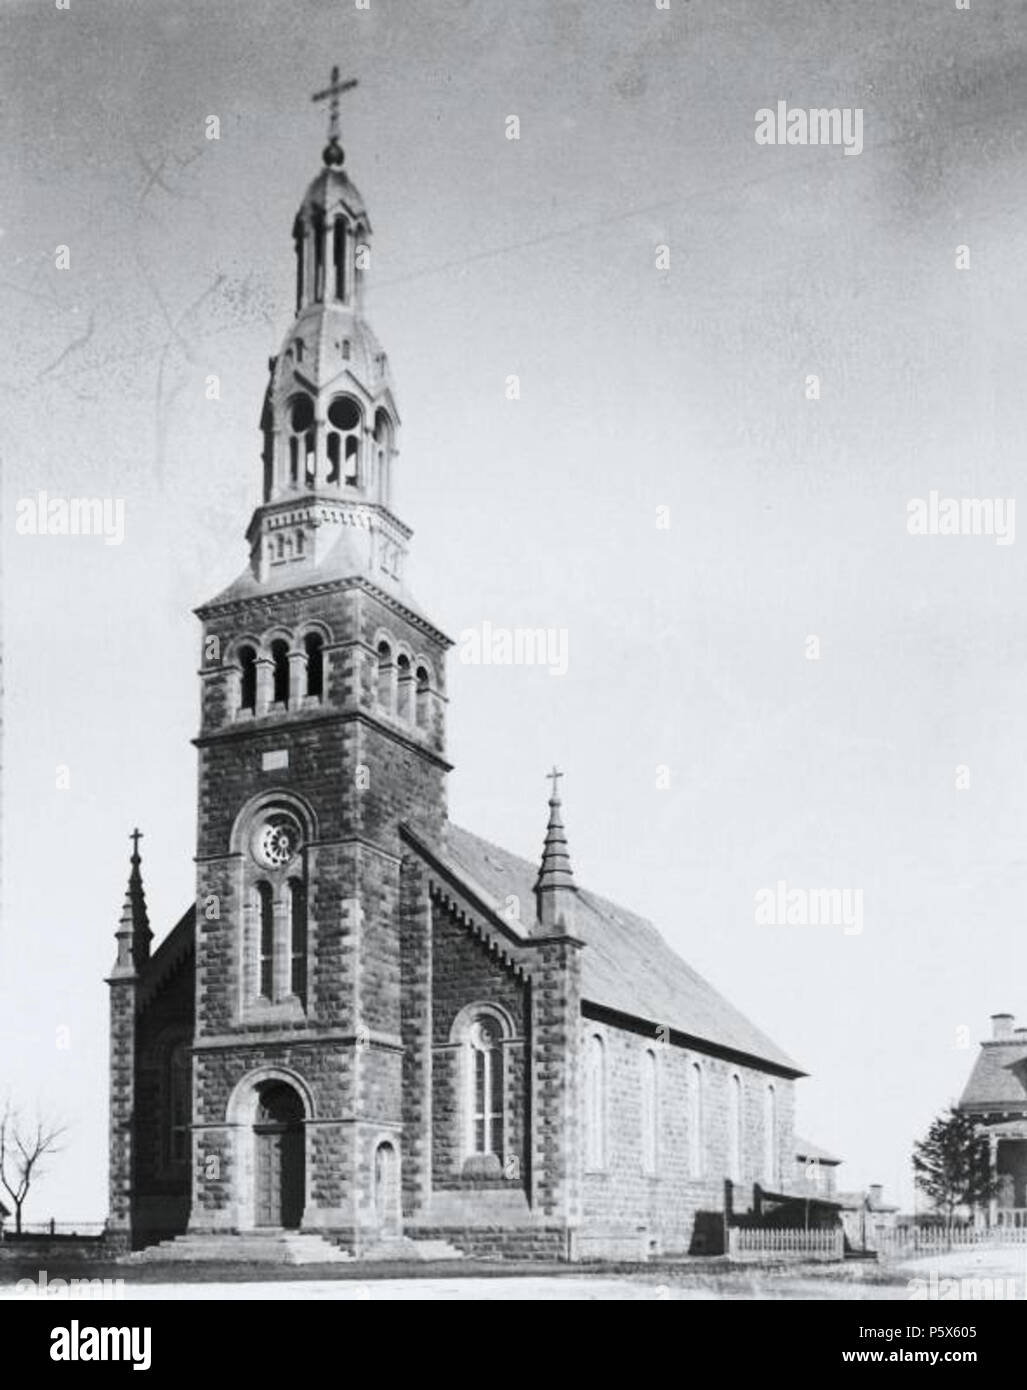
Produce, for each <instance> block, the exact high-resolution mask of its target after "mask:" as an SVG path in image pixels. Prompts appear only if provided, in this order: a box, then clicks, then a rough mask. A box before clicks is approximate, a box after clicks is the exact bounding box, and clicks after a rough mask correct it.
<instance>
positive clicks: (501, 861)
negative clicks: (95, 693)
mask: <svg viewBox="0 0 1027 1390" xmlns="http://www.w3.org/2000/svg"><path fill="white" fill-rule="evenodd" d="M342 162H343V159H342V151H341V149H340V148H339V146H338V144H337V142H335V141H331V142H330V143H329V146H328V148H327V149H326V150H325V152H324V168H322V169H321V171H320V172H319V173H318V175H317V177H316V178H315V179H314V181H313V183H312V184H311V185H310V188H309V189H308V191H307V194H306V196H305V197H304V199H303V202H302V204H301V206H300V209H299V213H298V215H297V218H296V222H295V226H294V228H293V239H294V243H295V247H296V268H295V269H296V301H297V313H296V319H295V322H294V324H293V325H292V327H291V328H290V330H289V332H288V334H287V335H286V338H285V341H284V343H283V346H282V351H281V353H280V355H279V356H278V357H277V358H275V359H273V361H272V363H271V379H270V383H269V386H268V390H267V395H266V398H265V403H264V413H263V416H262V428H263V435H264V447H263V456H262V463H261V474H262V483H263V494H262V501H261V503H260V505H259V506H258V507H257V509H256V511H255V513H254V515H253V518H252V520H251V522H250V525H249V528H248V530H247V538H248V541H249V545H250V562H249V564H248V566H247V568H246V569H245V571H244V572H243V574H242V575H241V576H240V577H239V578H238V579H237V580H236V581H235V582H234V583H233V584H231V585H230V586H229V588H227V589H226V590H224V591H223V592H222V593H220V594H219V595H218V596H217V597H216V598H215V599H213V600H212V601H211V602H210V603H208V604H206V605H205V606H204V607H202V608H201V609H200V610H199V616H200V618H201V620H202V623H203V641H202V647H201V651H202V657H201V663H202V664H201V670H200V682H201V724H200V731H199V736H198V738H197V739H196V745H197V747H198V750H199V788H198V808H199V809H198V826H199V829H198V843H197V846H196V865H197V870H196V872H197V883H196V898H195V904H194V906H191V907H190V908H189V909H188V911H187V912H186V913H185V914H184V915H183V916H182V918H181V920H180V921H179V922H178V924H177V925H176V926H175V927H174V928H173V930H172V931H171V932H170V933H169V934H168V935H167V936H166V938H165V939H164V941H163V942H162V943H161V944H160V946H159V947H158V948H157V949H156V951H154V952H153V953H152V954H151V949H150V947H151V939H152V933H151V930H150V925H149V918H148V914H147V909H146V902H145V896H144V892H143V882H142V874H141V867H140V864H141V861H140V854H139V845H138V836H136V838H135V845H134V849H133V854H132V861H131V874H130V877H129V886H128V892H127V895H126V898H125V906H124V910H123V913H122V917H121V923H120V926H119V928H118V931H117V941H118V955H117V961H116V963H115V966H114V969H113V971H112V973H111V977H110V980H109V984H110V1004H111V1074H110V1085H111V1180H110V1220H109V1230H110V1232H111V1234H112V1236H113V1238H114V1239H115V1240H116V1241H120V1242H123V1243H125V1244H128V1243H131V1244H134V1245H141V1244H145V1243H147V1242H151V1241H154V1240H157V1239H160V1238H162V1237H164V1236H168V1235H174V1234H176V1233H182V1232H186V1231H188V1232H189V1233H191V1234H196V1235H209V1234H211V1233H225V1234H226V1235H227V1234H229V1233H234V1232H242V1231H252V1230H259V1229H271V1230H274V1229H289V1228H299V1227H302V1228H303V1229H304V1230H305V1231H310V1232H314V1233H319V1234H322V1235H324V1236H327V1237H329V1238H330V1239H332V1240H333V1241H335V1242H336V1243H338V1244H341V1245H342V1246H343V1247H345V1248H347V1249H349V1250H352V1251H355V1252H356V1253H358V1254H360V1253H365V1252H366V1251H367V1250H368V1248H369V1247H372V1246H374V1245H375V1244H376V1243H377V1244H380V1243H381V1242H382V1241H383V1240H389V1239H398V1238H399V1237H401V1236H405V1237H407V1238H414V1239H416V1238H418V1237H421V1238H424V1239H439V1238H444V1239H447V1240H449V1241H450V1242H451V1243H452V1244H455V1245H457V1246H459V1247H460V1248H462V1249H464V1250H468V1251H475V1250H477V1251H488V1252H489V1253H495V1252H503V1253H518V1252H520V1253H524V1254H531V1255H533V1256H548V1257H570V1258H576V1257H579V1256H582V1255H597V1256H599V1255H616V1256H628V1257H639V1256H644V1255H646V1254H648V1253H650V1252H652V1251H655V1250H668V1251H689V1250H698V1249H707V1250H715V1249H719V1248H721V1246H722V1243H723V1228H724V1214H725V1183H726V1181H727V1180H730V1181H731V1182H732V1183H733V1185H734V1192H735V1194H736V1196H735V1204H736V1207H738V1206H743V1207H744V1206H748V1205H749V1204H750V1203H751V1201H752V1198H751V1195H746V1194H752V1193H753V1190H754V1188H755V1186H756V1185H757V1184H760V1183H762V1184H765V1185H766V1186H767V1187H769V1188H772V1189H773V1188H778V1187H780V1186H781V1184H782V1183H784V1182H786V1181H788V1180H789V1179H790V1178H791V1172H792V1165H793V1162H794V1153H795V1144H794V1141H793V1136H792V1114H793V1094H792V1092H793V1083H794V1082H795V1080H796V1078H798V1077H800V1076H802V1075H803V1073H802V1072H801V1071H800V1069H799V1068H798V1067H797V1066H796V1065H795V1063H794V1062H793V1061H792V1060H791V1059H790V1058H789V1057H788V1056H787V1055H786V1054H785V1053H784V1052H783V1051H782V1050H781V1049H780V1048H779V1047H777V1046H776V1045H775V1044H774V1043H773V1042H772V1041H771V1040H770V1039H769V1038H767V1037H766V1036H765V1035H764V1034H763V1033H762V1032H760V1030H759V1029H758V1028H757V1027H755V1026H754V1025H753V1024H752V1023H750V1022H749V1020H748V1019H747V1018H745V1017H744V1016H743V1015H742V1014H741V1013H740V1012H739V1011H738V1010H737V1009H736V1008H734V1007H733V1006H732V1005H731V1004H730V1003H729V1002H728V1001H727V1000H726V999H725V998H723V997H722V996H721V995H720V994H719V993H718V992H717V991H716V990H715V989H713V988H712V987H711V986H710V985H709V984H707V982H706V981H705V980H704V979H702V978H701V977H700V976H699V975H697V974H696V973H695V971H694V970H692V968H691V967H690V966H689V965H687V964H686V963H685V962H684V961H683V960H682V959H681V958H680V957H678V956H677V955H676V954H675V953H674V952H673V951H672V950H671V948H670V947H669V946H668V945H667V944H666V942H665V941H664V940H663V938H662V937H661V936H660V934H659V932H658V931H657V930H656V928H655V927H653V926H652V925H651V924H650V923H649V922H647V921H645V920H643V919H642V918H640V917H638V916H636V915H635V914H633V913H631V912H629V911H627V910H626V909H624V908H620V907H618V906H616V905H615V904H613V903H610V902H608V901H606V900H605V899H603V898H600V897H598V896H596V895H595V894H593V893H590V892H588V891H586V890H585V889H583V888H579V887H578V886H577V884H576V883H575V880H574V876H573V873H572V870H571V863H570V857H569V854H568V849H567V842H566V837H565V834H564V829H563V824H562V819H561V806H560V798H559V795H558V790H557V781H558V774H554V777H553V792H552V795H551V797H550V800H549V818H548V825H547V827H546V833H545V843H544V848H543V853H542V856H541V860H540V861H536V862H529V861H527V860H525V859H523V858H520V857H518V856H516V855H513V854H510V853H509V852H507V851H506V850H504V849H501V848H499V847H498V846H496V845H493V844H490V843H489V842H488V841H486V840H483V839H480V838H479V837H478V836H477V835H474V834H472V833H470V832H469V831H467V830H461V829H459V828H458V827H456V826H454V825H452V824H450V823H449V821H448V817H447V811H446V775H447V773H448V772H449V770H450V764H449V762H448V760H447V751H446V732H445V720H446V716H447V713H448V702H447V697H446V651H447V648H448V647H449V646H450V645H451V643H450V639H449V638H447V637H446V636H445V635H444V634H443V633H442V632H441V631H440V630H439V629H438V628H437V627H436V626H435V625H434V624H433V623H432V622H431V621H430V620H429V619H428V618H427V617H426V616H425V615H424V613H423V612H422V611H421V609H420V608H419V607H418V605H417V603H416V601H415V599H414V598H413V596H412V595H411V593H410V591H409V589H408V588H407V585H406V581H405V579H404V575H403V566H404V560H405V555H406V550H407V542H408V540H409V538H410V531H409V529H408V528H407V527H406V526H405V525H404V523H403V522H402V521H401V520H400V519H399V518H398V516H397V515H396V512H395V511H394V507H395V489H394V486H393V483H394V479H393V472H394V467H395V460H396V432H397V428H398V424H399V417H398V413H397V410H396V404H395V399H394V394H393V385H392V380H391V376H390V372H389V367H388V363H387V359H386V356H385V354H384V352H383V351H382V350H381V347H380V345H379V343H378V342H377V340H376V339H375V337H374V335H373V333H372V331H371V329H370V327H369V326H368V324H367V321H366V319H365V317H364V312H363V295H364V283H363V282H364V278H365V271H364V269H363V266H364V265H365V263H366V256H364V254H363V252H365V251H366V244H367V243H368V241H369V239H370V226H369V221H368V217H367V213H366V210H365V208H364V204H363V200H362V199H361V196H360V194H359V193H358V191H357V189H356V188H355V186H354V185H353V183H352V182H351V181H350V179H349V178H348V176H347V175H346V174H345V173H344V172H343V169H342ZM444 481H445V480H444V477H440V479H439V485H440V486H444ZM453 501H454V521H453V525H454V535H453V538H452V539H453V543H454V545H456V544H458V540H459V537H458V527H459V524H460V523H459V512H458V508H459V498H458V497H454V499H453ZM497 523H501V516H500V514H499V512H497ZM156 717H159V715H158V713H155V718H156ZM483 717H487V715H486V716H483ZM506 736H507V734H506V732H505V731H503V730H496V737H497V738H500V737H506ZM504 794H505V793H503V792H502V791H498V792H497V795H499V796H502V795H504ZM540 829H541V826H540ZM728 959H729V958H728V957H727V955H726V956H725V962H727V960H728Z"/></svg>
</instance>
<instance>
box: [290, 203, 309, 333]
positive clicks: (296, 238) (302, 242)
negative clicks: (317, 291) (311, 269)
mask: <svg viewBox="0 0 1027 1390" xmlns="http://www.w3.org/2000/svg"><path fill="white" fill-rule="evenodd" d="M292 239H293V243H294V245H295V247H296V312H297V314H298V313H299V311H300V310H301V309H302V308H303V257H304V253H305V251H306V235H305V231H304V227H303V223H302V222H297V223H296V226H295V227H294V228H293V233H292Z"/></svg>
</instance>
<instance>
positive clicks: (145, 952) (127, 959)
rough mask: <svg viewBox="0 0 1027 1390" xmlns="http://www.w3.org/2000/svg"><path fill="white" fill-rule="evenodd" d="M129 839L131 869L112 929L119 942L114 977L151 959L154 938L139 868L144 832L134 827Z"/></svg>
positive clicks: (128, 973)
mask: <svg viewBox="0 0 1027 1390" xmlns="http://www.w3.org/2000/svg"><path fill="white" fill-rule="evenodd" d="M128 838H129V839H130V840H131V841H132V857H131V860H130V862H131V865H132V868H131V871H130V872H129V875H128V887H127V888H126V889H125V901H124V904H123V905H122V908H121V920H120V921H119V923H118V930H117V931H116V932H115V936H116V937H117V942H118V959H117V961H116V962H115V965H114V971H113V973H114V975H115V976H118V975H126V974H127V975H132V974H134V973H135V972H136V971H138V969H139V968H140V966H142V965H144V964H145V963H146V961H148V960H149V958H150V942H151V941H152V940H153V932H152V931H151V930H150V916H149V913H148V912H147V910H146V893H145V891H144V889H143V875H142V872H141V871H140V868H139V866H140V864H141V863H142V857H141V856H140V853H139V841H140V840H141V839H142V838H143V832H142V831H141V830H139V829H136V830H133V831H132V832H131V834H130V835H129V837H128Z"/></svg>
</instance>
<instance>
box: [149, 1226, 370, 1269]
mask: <svg viewBox="0 0 1027 1390" xmlns="http://www.w3.org/2000/svg"><path fill="white" fill-rule="evenodd" d="M129 1258H130V1259H131V1260H133V1261H135V1262H137V1263H140V1264H165V1263H168V1264H202V1263H212V1264H253V1265H265V1264H267V1265H316V1264H342V1263H346V1264H348V1263H352V1260H353V1256H352V1255H351V1254H349V1252H348V1251H345V1250H340V1249H339V1247H338V1246H337V1245H333V1244H332V1243H331V1242H330V1241H328V1240H325V1238H324V1237H323V1236H319V1235H315V1234H313V1233H310V1232H300V1231H270V1232H268V1233H267V1234H264V1233H262V1232H247V1233H245V1234H241V1235H233V1234H231V1233H227V1232H226V1233H216V1234H211V1235H199V1234H197V1235H184V1236H176V1237H175V1238H174V1239H173V1240H162V1241H161V1242H160V1244H159V1245H150V1246H147V1248H146V1249H145V1250H137V1251H136V1252H135V1254H133V1255H131V1256H130V1257H129Z"/></svg>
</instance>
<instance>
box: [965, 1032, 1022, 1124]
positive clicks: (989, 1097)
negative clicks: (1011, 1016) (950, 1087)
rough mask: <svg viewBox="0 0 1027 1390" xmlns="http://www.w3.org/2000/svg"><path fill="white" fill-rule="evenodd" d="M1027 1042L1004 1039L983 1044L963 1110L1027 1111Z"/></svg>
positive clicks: (1016, 1039) (1017, 1039) (971, 1074)
mask: <svg viewBox="0 0 1027 1390" xmlns="http://www.w3.org/2000/svg"><path fill="white" fill-rule="evenodd" d="M1024 1064H1027V1041H1025V1040H1024V1038H1022V1037H1020V1038H1002V1039H999V1040H997V1041H992V1040H989V1041H987V1042H982V1043H981V1050H980V1052H979V1053H978V1054H977V1061H976V1062H975V1063H974V1069H973V1071H972V1072H971V1073H970V1080H969V1081H968V1082H967V1083H966V1089H965V1090H964V1092H963V1094H962V1096H960V1098H959V1108H960V1110H976V1109H979V1108H982V1107H983V1108H986V1109H987V1108H990V1109H998V1110H1027V1065H1024Z"/></svg>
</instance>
